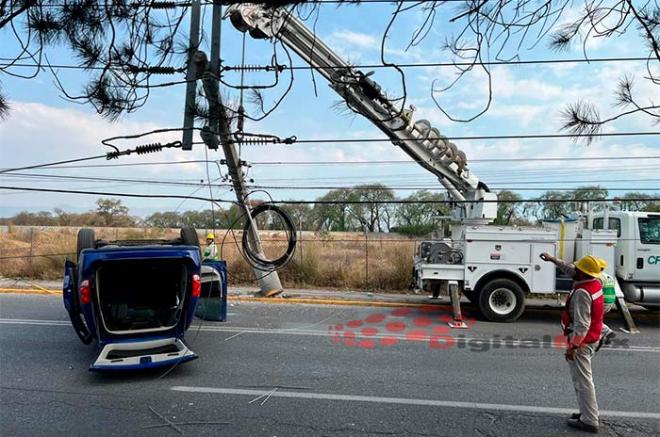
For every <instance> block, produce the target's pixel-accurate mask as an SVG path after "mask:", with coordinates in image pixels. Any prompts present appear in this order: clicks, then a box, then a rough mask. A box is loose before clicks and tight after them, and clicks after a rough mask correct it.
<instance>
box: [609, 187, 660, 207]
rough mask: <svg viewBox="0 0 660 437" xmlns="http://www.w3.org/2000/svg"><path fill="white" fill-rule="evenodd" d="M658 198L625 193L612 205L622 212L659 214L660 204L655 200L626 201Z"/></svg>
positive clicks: (655, 195)
mask: <svg viewBox="0 0 660 437" xmlns="http://www.w3.org/2000/svg"><path fill="white" fill-rule="evenodd" d="M654 197H655V198H658V197H660V195H658V194H654V195H650V194H644V193H637V192H632V193H626V194H624V195H623V196H621V197H619V198H618V199H617V200H615V201H614V205H615V206H616V207H618V208H620V209H622V210H624V211H646V212H660V202H659V201H657V200H628V199H653V198H654Z"/></svg>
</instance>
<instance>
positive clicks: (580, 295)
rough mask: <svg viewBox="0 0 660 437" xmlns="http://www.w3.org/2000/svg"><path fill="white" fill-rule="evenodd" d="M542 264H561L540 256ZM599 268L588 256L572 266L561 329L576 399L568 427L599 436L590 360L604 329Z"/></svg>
mask: <svg viewBox="0 0 660 437" xmlns="http://www.w3.org/2000/svg"><path fill="white" fill-rule="evenodd" d="M541 258H543V259H544V260H545V261H549V262H553V263H555V264H556V265H558V266H559V267H560V268H561V267H562V264H568V263H564V262H563V261H561V260H558V259H557V258H555V257H553V256H552V255H550V254H548V253H544V254H542V255H541ZM600 276H601V264H600V263H599V262H598V259H597V258H595V257H593V256H591V255H588V256H585V257H583V258H580V259H579V260H578V261H577V262H576V263H575V271H574V275H573V280H574V282H573V290H572V291H571V293H570V294H569V296H568V299H567V301H566V306H565V308H564V312H563V313H562V315H561V326H562V329H563V330H564V335H565V336H566V338H567V348H566V353H565V358H566V361H567V362H568V365H569V369H570V371H571V378H572V380H573V387H574V388H575V393H576V395H577V401H578V406H579V408H580V412H579V413H575V414H573V415H572V416H571V417H570V418H569V419H568V425H569V426H571V427H573V428H577V429H580V430H583V431H589V432H592V433H597V432H598V403H597V401H596V389H595V387H594V381H593V377H592V373H591V358H592V357H593V355H594V353H595V352H596V347H597V346H598V343H599V341H600V338H601V334H602V329H603V317H604V315H605V311H604V299H603V283H602V282H601V280H600V279H599V278H600Z"/></svg>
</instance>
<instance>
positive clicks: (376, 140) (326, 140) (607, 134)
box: [294, 132, 660, 144]
mask: <svg viewBox="0 0 660 437" xmlns="http://www.w3.org/2000/svg"><path fill="white" fill-rule="evenodd" d="M653 135H660V132H600V133H593V134H515V135H472V136H463V137H447V140H454V141H469V140H537V139H553V138H584V137H634V136H653ZM397 142H402V143H405V142H419V139H417V138H410V139H396V140H392V139H391V138H308V139H305V138H303V139H300V138H296V141H295V142H294V144H318V143H397Z"/></svg>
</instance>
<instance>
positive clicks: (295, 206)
mask: <svg viewBox="0 0 660 437" xmlns="http://www.w3.org/2000/svg"><path fill="white" fill-rule="evenodd" d="M280 206H281V208H282V209H283V210H284V211H286V212H287V213H288V214H289V215H290V216H291V220H293V223H294V224H295V225H296V227H297V228H298V230H299V231H306V230H311V229H313V220H312V207H311V205H307V204H304V203H303V204H300V203H285V204H283V205H280Z"/></svg>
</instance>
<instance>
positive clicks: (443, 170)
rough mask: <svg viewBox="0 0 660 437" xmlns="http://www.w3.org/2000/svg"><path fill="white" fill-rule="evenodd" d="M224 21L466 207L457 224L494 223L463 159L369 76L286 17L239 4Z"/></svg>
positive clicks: (490, 202) (493, 211) (482, 189)
mask: <svg viewBox="0 0 660 437" xmlns="http://www.w3.org/2000/svg"><path fill="white" fill-rule="evenodd" d="M227 15H228V16H229V17H230V19H231V22H232V24H233V25H234V27H236V28H237V29H238V30H239V31H241V32H249V33H250V35H251V36H252V37H254V38H258V39H273V38H277V39H279V40H281V41H282V43H283V44H285V45H286V46H287V47H289V48H291V49H292V50H293V51H295V52H296V53H297V54H298V55H299V56H300V57H301V58H302V59H303V60H305V61H306V62H307V63H308V64H309V65H310V66H311V67H312V68H314V69H315V70H316V71H318V73H319V74H321V75H322V76H323V77H325V78H326V79H327V80H328V82H329V83H330V87H331V88H332V89H333V90H334V91H335V92H336V93H337V94H339V95H340V96H341V97H342V99H343V100H344V101H345V102H346V104H347V105H348V106H349V107H350V108H351V109H352V110H353V111H355V112H357V113H359V114H361V115H363V116H364V117H366V118H367V119H369V121H371V122H372V123H373V124H374V125H376V126H377V127H378V128H379V129H380V130H381V131H383V132H384V133H385V135H387V136H388V138H389V139H390V140H391V141H392V143H393V144H395V145H396V146H398V147H400V148H401V149H403V151H404V152H406V153H407V154H408V155H409V156H410V157H411V158H413V159H414V160H415V162H417V163H418V164H419V165H421V166H422V167H424V168H425V169H427V170H428V171H430V172H431V173H433V174H434V175H435V176H437V177H438V180H439V181H440V183H441V184H442V185H443V186H444V187H445V188H446V189H447V191H448V192H449V195H450V197H451V199H452V200H455V201H458V202H464V201H471V202H469V203H459V204H458V206H457V208H456V210H455V212H456V215H457V216H458V218H461V219H464V220H467V221H471V222H486V223H488V222H490V221H492V220H493V219H494V218H495V217H496V215H497V204H496V203H495V201H496V200H497V195H496V194H495V193H492V192H490V190H489V189H488V187H487V186H486V185H485V184H484V183H483V182H481V181H479V179H477V178H476V177H475V176H474V175H473V174H472V173H471V172H470V171H469V170H468V168H467V159H466V156H465V153H463V152H462V151H461V150H458V149H457V147H456V145H455V144H454V143H452V142H450V141H449V140H448V139H447V138H446V137H444V136H443V135H441V134H440V132H439V131H438V129H436V128H434V127H431V124H430V123H429V122H428V121H427V120H418V121H416V122H414V121H413V119H412V113H413V111H414V108H413V107H412V106H411V107H410V109H407V110H404V111H403V112H402V111H400V110H399V109H398V108H396V107H395V105H394V104H393V103H392V101H391V100H390V99H388V97H387V96H386V95H385V93H384V92H383V91H382V89H381V87H380V86H379V85H378V84H377V83H376V82H375V81H373V80H372V79H371V77H370V76H371V74H372V73H366V74H365V73H363V72H362V71H360V70H358V69H356V68H353V67H351V65H349V64H348V63H347V62H346V61H344V60H343V59H342V58H341V57H340V56H338V55H337V54H336V53H334V52H333V51H332V50H330V48H328V47H327V46H326V45H325V44H324V43H323V41H321V40H319V39H318V38H317V37H316V36H315V35H314V34H313V33H312V32H311V31H310V30H309V29H308V28H307V27H306V26H305V25H304V23H303V22H302V21H300V20H299V19H298V18H297V17H295V16H294V15H293V13H291V11H289V10H287V9H286V8H268V7H267V6H265V5H260V4H245V3H243V4H238V5H234V6H231V7H230V8H229V10H228V11H227ZM484 201H486V202H484Z"/></svg>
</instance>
